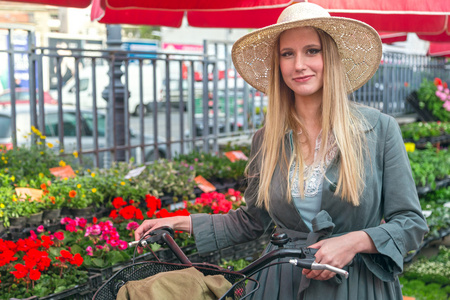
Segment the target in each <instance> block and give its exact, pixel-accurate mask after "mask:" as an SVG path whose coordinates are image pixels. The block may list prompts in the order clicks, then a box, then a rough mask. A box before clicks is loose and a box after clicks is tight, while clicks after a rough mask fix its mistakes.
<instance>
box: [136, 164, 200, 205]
mask: <svg viewBox="0 0 450 300" xmlns="http://www.w3.org/2000/svg"><path fill="white" fill-rule="evenodd" d="M195 175H196V173H195V170H194V167H193V166H190V165H187V164H186V163H182V162H179V161H169V160H166V159H161V160H159V161H157V162H155V163H153V164H152V165H151V167H147V168H146V169H145V170H144V172H143V173H142V174H141V175H139V177H136V178H134V180H133V181H136V180H141V181H142V180H144V181H145V182H146V186H147V193H149V192H148V191H150V193H151V194H152V195H172V196H173V197H174V201H175V202H176V201H178V200H189V199H192V198H194V197H195V195H194V193H193V191H194V188H195V187H196V186H197V184H196V183H195V181H194V178H195Z"/></svg>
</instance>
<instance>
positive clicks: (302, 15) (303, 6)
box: [277, 2, 331, 24]
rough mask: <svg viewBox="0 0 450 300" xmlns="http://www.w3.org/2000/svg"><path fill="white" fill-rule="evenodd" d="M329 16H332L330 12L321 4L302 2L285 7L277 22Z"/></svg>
mask: <svg viewBox="0 0 450 300" xmlns="http://www.w3.org/2000/svg"><path fill="white" fill-rule="evenodd" d="M329 17H331V16H330V14H329V13H328V12H327V11H326V10H325V9H324V8H322V7H321V6H319V5H317V4H314V3H309V2H301V3H296V4H293V5H291V6H288V7H287V8H286V9H284V10H283V12H282V13H281V14H280V16H279V17H278V20H277V24H280V23H286V22H292V21H301V20H308V19H315V18H329Z"/></svg>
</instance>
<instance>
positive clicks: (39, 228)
mask: <svg viewBox="0 0 450 300" xmlns="http://www.w3.org/2000/svg"><path fill="white" fill-rule="evenodd" d="M36 230H37V232H39V233H42V232H44V225H40V226H39V227H38V228H37V229H36Z"/></svg>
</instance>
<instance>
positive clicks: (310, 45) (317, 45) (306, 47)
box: [280, 44, 321, 51]
mask: <svg viewBox="0 0 450 300" xmlns="http://www.w3.org/2000/svg"><path fill="white" fill-rule="evenodd" d="M317 47H319V48H321V45H320V44H308V45H305V46H304V47H303V49H309V48H317ZM285 50H292V47H284V48H282V49H280V51H285Z"/></svg>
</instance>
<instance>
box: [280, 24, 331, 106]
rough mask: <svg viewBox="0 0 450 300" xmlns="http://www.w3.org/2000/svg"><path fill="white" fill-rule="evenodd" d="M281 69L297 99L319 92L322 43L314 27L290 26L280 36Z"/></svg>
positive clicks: (321, 80)
mask: <svg viewBox="0 0 450 300" xmlns="http://www.w3.org/2000/svg"><path fill="white" fill-rule="evenodd" d="M280 69H281V74H282V76H283V80H284V82H285V83H286V85H287V86H288V87H289V88H290V89H292V90H293V91H294V93H295V96H296V98H297V97H311V96H321V95H322V87H323V58H322V45H321V43H320V39H319V35H318V34H317V32H316V31H315V30H314V29H313V28H308V27H301V28H294V29H289V30H286V31H284V32H283V33H282V34H281V35H280Z"/></svg>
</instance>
